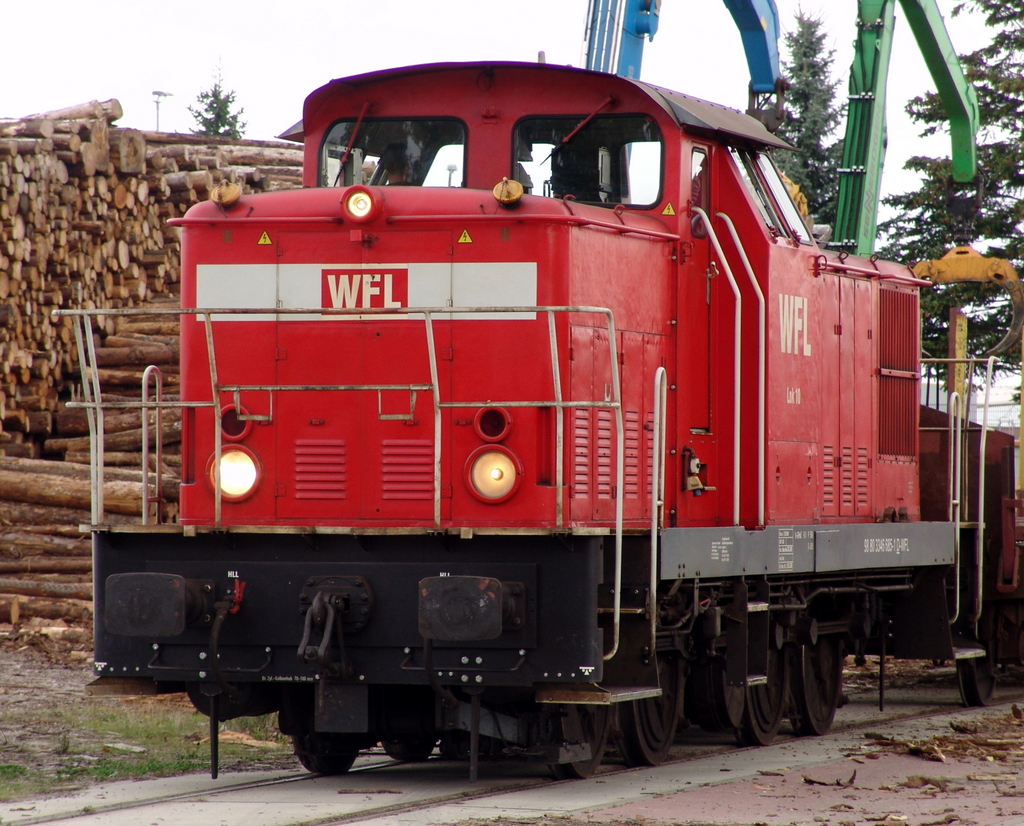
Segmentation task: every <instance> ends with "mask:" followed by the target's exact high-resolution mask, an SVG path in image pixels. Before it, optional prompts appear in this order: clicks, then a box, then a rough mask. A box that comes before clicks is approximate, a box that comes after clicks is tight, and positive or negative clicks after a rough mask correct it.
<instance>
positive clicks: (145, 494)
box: [142, 364, 164, 525]
mask: <svg viewBox="0 0 1024 826" xmlns="http://www.w3.org/2000/svg"><path fill="white" fill-rule="evenodd" d="M150 377H152V378H153V380H154V386H155V388H156V402H157V406H156V408H155V411H156V432H157V437H156V451H155V453H156V468H155V469H154V470H155V480H154V481H155V485H156V490H155V492H154V495H153V496H152V497H150V495H149V380H150ZM163 388H164V377H163V374H162V373H161V372H160V368H159V367H157V366H156V365H155V364H151V365H149V367H147V368H146V369H145V371H144V372H143V373H142V524H143V525H148V524H149V506H150V505H151V504H153V503H154V502H155V503H156V524H158V525H159V524H160V523H161V522H162V521H163V514H162V513H161V510H162V509H161V507H160V503H161V502H162V501H163V490H164V488H163V460H164V439H163V433H164V428H163V423H164V410H163V407H161V406H160V404H159V403H160V402H161V401H163Z"/></svg>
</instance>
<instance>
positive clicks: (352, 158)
mask: <svg viewBox="0 0 1024 826" xmlns="http://www.w3.org/2000/svg"><path fill="white" fill-rule="evenodd" d="M465 156H466V129H465V126H463V124H462V123H460V122H459V121H456V120H449V119H444V120H372V119H367V120H364V121H362V122H358V121H351V120H344V121H338V122H337V123H336V124H334V125H333V126H332V127H331V129H330V131H329V132H328V133H327V138H326V140H325V141H324V145H323V149H322V151H321V155H320V176H319V185H320V186H352V185H353V184H372V185H373V186H462V182H463V178H464V171H465Z"/></svg>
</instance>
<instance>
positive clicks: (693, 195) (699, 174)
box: [690, 149, 711, 238]
mask: <svg viewBox="0 0 1024 826" xmlns="http://www.w3.org/2000/svg"><path fill="white" fill-rule="evenodd" d="M690 203H691V204H692V205H693V206H695V207H700V208H701V209H702V210H704V212H705V213H707V212H708V210H709V209H710V207H711V171H710V169H709V168H708V153H707V151H706V150H704V149H694V150H693V152H692V153H691V155H690ZM708 217H709V218H710V217H711V216H710V214H708ZM690 228H691V231H692V232H693V235H694V237H695V238H703V237H705V236H706V235H707V234H708V231H707V227H705V226H704V221H702V220H701V217H700V216H699V215H696V214H694V216H693V220H692V221H691V222H690Z"/></svg>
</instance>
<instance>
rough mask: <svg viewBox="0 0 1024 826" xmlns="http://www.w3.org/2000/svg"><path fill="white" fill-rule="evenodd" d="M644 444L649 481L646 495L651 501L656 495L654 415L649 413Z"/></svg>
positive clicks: (646, 474) (645, 475)
mask: <svg viewBox="0 0 1024 826" xmlns="http://www.w3.org/2000/svg"><path fill="white" fill-rule="evenodd" d="M644 433H646V436H645V437H644V444H645V445H646V448H645V451H644V452H645V453H646V455H647V464H646V465H645V467H646V473H645V474H644V478H645V479H646V480H647V485H646V490H645V491H644V495H645V496H646V497H647V498H648V499H650V498H651V497H652V496H653V495H654V414H653V413H648V414H647V417H646V421H645V422H644Z"/></svg>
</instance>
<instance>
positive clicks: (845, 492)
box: [840, 446, 853, 514]
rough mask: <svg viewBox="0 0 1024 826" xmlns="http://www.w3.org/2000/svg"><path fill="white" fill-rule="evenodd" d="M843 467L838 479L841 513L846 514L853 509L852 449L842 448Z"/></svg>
mask: <svg viewBox="0 0 1024 826" xmlns="http://www.w3.org/2000/svg"><path fill="white" fill-rule="evenodd" d="M842 451H843V466H842V468H840V479H841V480H842V486H843V488H842V497H843V499H842V503H843V504H842V507H843V513H844V514H845V513H848V512H849V510H851V509H852V508H853V448H851V447H846V446H844V447H843V449H842Z"/></svg>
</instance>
